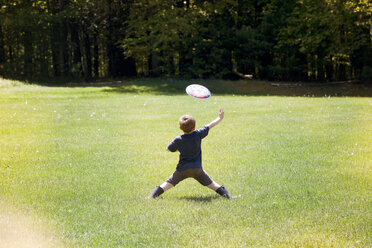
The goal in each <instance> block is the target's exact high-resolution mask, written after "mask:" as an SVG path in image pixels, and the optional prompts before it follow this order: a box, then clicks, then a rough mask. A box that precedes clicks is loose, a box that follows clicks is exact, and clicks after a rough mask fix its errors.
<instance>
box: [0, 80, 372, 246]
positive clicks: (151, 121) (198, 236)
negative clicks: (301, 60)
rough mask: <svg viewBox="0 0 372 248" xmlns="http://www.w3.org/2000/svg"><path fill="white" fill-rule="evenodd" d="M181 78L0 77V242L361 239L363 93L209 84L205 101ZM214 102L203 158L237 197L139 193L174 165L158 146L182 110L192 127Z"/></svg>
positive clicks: (370, 110)
mask: <svg viewBox="0 0 372 248" xmlns="http://www.w3.org/2000/svg"><path fill="white" fill-rule="evenodd" d="M190 82H191V83H192V81H174V80H173V81H172V82H170V81H169V80H165V79H164V81H162V79H157V81H156V80H154V83H151V82H149V81H148V80H147V81H146V80H145V81H141V80H137V81H135V82H131V81H129V82H126V83H121V84H117V85H116V84H115V85H111V84H108V85H101V86H95V87H93V86H92V87H89V85H85V86H84V87H76V85H70V86H73V87H46V86H33V85H27V84H24V83H21V82H17V81H8V80H2V79H0V247H22V245H23V243H25V246H23V247H30V246H31V247H156V248H157V247H224V248H225V247H371V242H372V241H371V236H372V218H371V217H372V212H371V206H372V199H371V196H372V170H371V165H372V142H371V137H372V98H371V97H333V96H332V97H329V96H326V97H324V96H323V97H290V96H266V95H264V93H260V92H257V94H254V95H256V96H249V95H246V94H245V93H244V92H242V93H241V94H233V92H230V91H228V90H225V89H226V88H228V87H227V86H226V85H225V83H224V82H213V81H208V82H206V84H207V86H209V87H210V88H212V89H213V91H212V97H211V98H210V99H208V100H196V99H193V98H191V97H189V96H187V95H186V94H184V91H183V89H184V86H185V85H187V84H188V83H190ZM196 82H197V83H203V82H202V81H196ZM167 86H169V88H168V87H167ZM215 92H217V94H214V93H215ZM224 92H228V93H229V94H225V93H224ZM247 92H248V93H249V91H247ZM305 93H306V92H305ZM364 93H365V92H364ZM300 95H306V94H303V92H301V93H300ZM307 95H311V93H310V94H307ZM328 95H330V94H328ZM219 107H223V108H224V110H225V119H224V121H223V122H221V123H220V124H219V125H218V126H217V127H215V128H214V129H213V130H211V132H210V133H209V135H208V137H207V138H206V139H204V141H203V166H204V169H205V170H206V171H207V172H208V174H209V175H210V176H211V177H212V178H213V179H214V180H215V181H216V182H217V183H219V184H223V185H225V186H226V187H227V189H228V190H229V191H230V193H232V194H233V195H239V194H240V195H241V197H240V198H238V199H235V200H226V199H223V198H221V197H219V196H218V195H217V194H216V193H215V192H212V191H211V190H209V189H207V188H205V187H202V186H201V185H199V184H198V183H197V182H196V181H194V180H191V179H189V180H186V181H184V182H182V183H180V184H179V185H178V186H177V187H175V188H174V189H171V190H170V191H167V192H166V193H165V194H164V195H162V197H161V198H159V199H151V200H147V199H146V197H147V196H148V195H149V194H150V193H151V191H152V190H153V189H154V187H155V186H156V185H159V184H161V183H162V182H163V181H164V180H165V179H166V178H167V177H168V176H170V175H171V173H172V172H173V171H174V169H175V166H176V163H177V161H178V155H177V154H176V153H167V152H166V151H165V147H166V146H167V144H168V143H169V142H170V141H171V140H172V139H173V138H174V137H175V136H176V135H178V134H179V128H178V123H177V121H178V118H179V116H181V115H182V114H185V113H189V114H192V115H193V116H194V117H195V118H196V120H197V127H201V126H203V125H204V124H207V123H209V122H210V121H211V120H213V119H214V118H216V117H217V111H218V108H219ZM27 245H29V246H27Z"/></svg>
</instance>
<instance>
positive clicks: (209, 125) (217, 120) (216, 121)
mask: <svg viewBox="0 0 372 248" xmlns="http://www.w3.org/2000/svg"><path fill="white" fill-rule="evenodd" d="M224 115H225V113H224V112H223V109H222V108H220V109H219V111H218V117H217V118H216V119H215V120H214V121H212V122H211V123H209V124H208V125H207V126H208V127H209V129H211V128H212V127H214V126H216V125H217V124H218V123H220V121H222V119H223V117H224Z"/></svg>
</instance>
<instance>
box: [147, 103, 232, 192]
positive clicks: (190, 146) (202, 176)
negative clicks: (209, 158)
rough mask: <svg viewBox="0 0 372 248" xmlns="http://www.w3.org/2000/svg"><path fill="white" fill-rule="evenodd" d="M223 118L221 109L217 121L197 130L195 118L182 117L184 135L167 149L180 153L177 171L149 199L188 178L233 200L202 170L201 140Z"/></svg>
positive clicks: (180, 121)
mask: <svg viewBox="0 0 372 248" xmlns="http://www.w3.org/2000/svg"><path fill="white" fill-rule="evenodd" d="M223 117H224V112H223V109H220V110H219V113H218V117H217V119H215V120H214V121H212V122H211V123H209V124H208V125H206V126H204V127H202V128H200V129H197V130H195V119H194V117H192V116H190V115H183V116H181V118H180V119H179V124H180V129H181V130H182V131H183V133H184V134H183V135H178V136H177V137H176V138H175V139H174V140H173V141H172V142H171V143H170V144H169V145H168V146H167V149H166V150H167V151H170V152H176V151H178V152H179V153H180V158H179V162H178V165H177V168H176V171H175V172H174V173H173V174H172V175H171V176H170V177H169V178H168V179H167V180H166V181H165V182H164V183H163V184H162V185H160V186H156V188H155V189H154V191H153V192H152V193H151V195H150V196H149V197H148V198H155V197H158V196H159V195H161V194H163V193H164V192H165V191H167V190H168V189H170V188H172V187H174V186H176V185H177V184H178V183H179V182H181V181H182V180H184V179H186V178H188V177H192V178H194V179H196V180H197V181H198V182H199V183H200V184H202V185H203V186H207V187H208V188H210V189H212V190H214V191H216V192H217V193H218V194H220V195H221V196H224V197H226V198H229V199H230V198H232V197H231V195H230V194H229V192H228V191H227V190H226V188H225V187H224V186H220V185H218V184H217V183H216V182H214V181H213V180H212V179H211V178H210V177H209V176H208V174H207V173H206V172H205V171H204V170H203V168H202V159H201V156H202V151H201V140H202V139H203V138H204V137H205V136H207V135H208V132H209V130H210V129H211V128H213V127H214V126H216V125H217V124H218V123H220V121H222V119H223Z"/></svg>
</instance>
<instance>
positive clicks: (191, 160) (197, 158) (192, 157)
mask: <svg viewBox="0 0 372 248" xmlns="http://www.w3.org/2000/svg"><path fill="white" fill-rule="evenodd" d="M208 132H209V127H208V126H204V127H202V128H200V129H197V130H195V131H194V132H192V133H190V134H183V135H178V136H177V137H176V138H174V140H173V141H172V142H171V143H170V144H169V145H168V147H167V148H168V150H169V151H171V152H175V151H177V150H178V151H179V152H180V160H179V162H178V165H177V170H186V169H190V168H202V156H201V155H202V151H201V140H202V139H203V138H204V137H205V136H207V135H208Z"/></svg>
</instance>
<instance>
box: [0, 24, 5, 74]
mask: <svg viewBox="0 0 372 248" xmlns="http://www.w3.org/2000/svg"><path fill="white" fill-rule="evenodd" d="M4 49H5V45H4V34H3V27H1V26H0V72H3V71H4V69H3V66H2V64H3V63H4V62H5V50H4Z"/></svg>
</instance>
